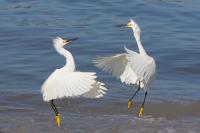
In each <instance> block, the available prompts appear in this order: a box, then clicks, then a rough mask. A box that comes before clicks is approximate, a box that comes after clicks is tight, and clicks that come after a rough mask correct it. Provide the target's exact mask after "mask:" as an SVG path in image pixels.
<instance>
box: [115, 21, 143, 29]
mask: <svg viewBox="0 0 200 133" xmlns="http://www.w3.org/2000/svg"><path fill="white" fill-rule="evenodd" d="M118 26H120V27H127V28H131V29H133V31H134V32H140V31H141V30H140V27H139V26H138V24H137V23H136V22H135V21H134V20H133V19H130V21H129V22H128V23H127V24H121V25H118Z"/></svg>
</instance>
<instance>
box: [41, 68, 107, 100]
mask: <svg viewBox="0 0 200 133" xmlns="http://www.w3.org/2000/svg"><path fill="white" fill-rule="evenodd" d="M104 89H105V90H107V89H106V88H105V87H104V86H103V84H102V83H100V82H98V81H96V73H92V72H65V71H63V70H62V69H57V70H55V71H54V72H53V73H52V74H51V75H50V76H49V78H48V79H47V80H46V81H45V82H44V84H43V85H42V88H41V91H42V93H43V99H44V101H49V100H51V99H57V98H63V97H77V96H81V95H83V94H86V93H88V95H86V96H85V97H91V98H95V97H100V96H99V95H100V94H101V95H103V94H104V93H105V90H104ZM100 90H102V91H103V93H102V92H100ZM90 91H91V92H93V93H91V95H90V96H89V92H90Z"/></svg>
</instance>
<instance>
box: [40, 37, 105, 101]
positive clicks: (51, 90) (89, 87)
mask: <svg viewBox="0 0 200 133" xmlns="http://www.w3.org/2000/svg"><path fill="white" fill-rule="evenodd" d="M67 41H68V42H67ZM67 41H66V40H63V39H62V38H60V37H56V38H55V39H54V40H53V44H54V47H55V49H56V51H57V52H58V53H59V54H61V55H63V56H64V57H65V58H66V64H65V66H64V67H63V68H60V69H56V70H55V71H54V72H53V73H52V74H51V75H50V76H49V77H48V79H47V80H46V81H45V82H44V84H43V85H42V88H41V91H42V94H43V99H44V101H50V100H53V99H57V98H63V97H81V96H82V97H88V98H99V97H102V96H103V95H104V94H105V93H106V90H107V89H106V88H105V87H104V86H103V85H104V84H103V83H101V82H98V81H96V73H94V72H79V71H76V69H75V64H74V59H73V56H72V54H71V53H70V52H69V51H67V50H66V49H64V48H63V46H64V45H65V44H68V43H69V42H71V41H70V40H67Z"/></svg>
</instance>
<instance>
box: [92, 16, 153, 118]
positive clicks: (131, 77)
mask: <svg viewBox="0 0 200 133" xmlns="http://www.w3.org/2000/svg"><path fill="white" fill-rule="evenodd" d="M120 27H128V28H131V29H132V30H133V35H134V37H135V39H136V42H137V46H138V49H139V52H135V51H132V50H130V49H128V48H126V47H124V49H125V51H126V53H122V54H117V55H114V56H110V57H98V58H97V59H96V60H95V61H94V63H95V65H96V66H97V67H98V68H100V69H102V70H103V71H105V72H108V73H110V74H112V75H113V76H115V77H117V79H120V80H121V82H122V83H125V84H133V85H137V86H138V89H137V90H136V92H135V93H134V94H133V95H132V97H130V99H129V100H128V109H130V108H131V107H132V105H133V98H134V97H135V95H136V94H137V93H138V91H139V90H140V89H141V88H142V89H143V90H144V92H145V96H144V100H143V103H142V105H141V107H140V110H139V113H138V116H139V117H142V116H143V113H144V103H145V99H146V96H147V93H148V90H149V87H150V83H151V82H152V80H153V79H154V77H155V73H156V64H155V61H154V59H153V58H152V57H150V56H149V55H148V54H147V53H146V51H145V50H144V48H143V46H142V43H141V40H140V33H141V29H140V27H139V26H138V24H137V23H136V22H135V21H134V20H132V19H131V20H130V22H128V24H125V25H120Z"/></svg>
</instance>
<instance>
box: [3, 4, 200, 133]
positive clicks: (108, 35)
mask: <svg viewBox="0 0 200 133" xmlns="http://www.w3.org/2000/svg"><path fill="white" fill-rule="evenodd" d="M130 18H132V19H134V20H135V21H136V22H137V23H138V24H139V26H140V27H141V29H142V37H141V39H142V43H143V45H144V48H145V49H146V51H147V53H148V54H149V55H151V56H153V57H154V58H155V60H156V63H157V76H156V80H155V82H154V83H153V84H152V87H151V90H150V93H149V95H148V97H147V99H148V101H157V102H160V101H171V102H173V101H178V102H181V101H184V102H193V101H199V100H200V93H199V92H200V88H199V81H200V80H199V79H200V60H199V57H200V56H199V53H200V37H199V36H200V26H199V20H200V1H199V0H134V1H133V0H126V1H123V0H99V1H94V0H84V1H83V0H82V1H75V0H56V1H51V0H29V1H26V0H0V75H1V76H0V93H1V94H2V95H5V96H6V95H11V96H13V95H19V96H21V94H25V95H26V94H27V95H28V96H29V95H31V94H36V95H37V96H38V97H37V98H38V103H42V100H41V97H42V96H41V95H40V86H41V84H42V83H43V81H44V80H45V79H46V78H47V77H48V76H49V74H50V73H51V72H53V71H54V69H56V68H60V67H62V66H63V65H64V64H65V62H64V58H63V57H61V56H60V55H58V54H57V53H56V52H55V50H54V48H53V46H52V43H51V40H52V38H54V37H56V36H61V37H64V38H71V37H79V38H80V39H79V40H78V41H74V42H73V43H71V45H69V46H68V47H66V48H67V49H68V50H70V51H71V52H72V54H73V56H74V58H75V63H76V67H77V70H79V71H95V72H97V75H98V79H99V80H100V81H102V82H105V84H106V87H107V88H108V89H109V91H108V93H107V95H105V97H104V98H103V100H104V101H115V102H117V101H126V100H127V99H128V98H129V97H130V96H131V95H132V93H133V91H134V89H133V87H131V86H126V85H123V84H122V83H120V81H119V80H116V79H115V78H114V77H111V76H110V75H108V74H106V73H104V72H102V71H100V70H98V69H97V68H96V67H94V66H93V64H92V60H93V59H94V58H95V57H96V56H108V55H114V54H117V53H122V52H124V50H123V47H124V45H126V46H127V47H128V48H129V49H132V50H135V51H137V50H138V49H137V46H136V42H135V39H134V38H133V35H132V31H131V30H129V29H123V28H119V27H116V25H118V24H124V23H127V22H128V20H129V19H130ZM143 95H144V94H143V92H142V91H141V92H140V93H139V95H138V96H137V97H136V101H141V100H142V99H143ZM22 96H24V95H22ZM21 98H22V99H23V97H21ZM5 99H6V98H5ZM5 99H4V100H5ZM19 99H20V98H19ZM4 102H7V101H6V100H5V101H4ZM30 103H31V102H30ZM9 104H13V105H15V104H14V101H13V100H11V101H10V103H9ZM125 104H126V103H125ZM48 111H49V110H48ZM47 117H48V116H47ZM2 119H3V118H2ZM16 119H17V118H16ZM13 121H14V120H13ZM83 121H84V120H83ZM161 127H162V126H161ZM80 129H81V127H80ZM191 129H192V128H191ZM0 131H1V130H0ZM178 131H180V132H182V131H181V130H177V132H178ZM189 131H190V130H188V132H189ZM191 131H192V130H191ZM89 132H92V131H89ZM100 132H101V130H100ZM113 132H115V131H113ZM127 132H129V131H127ZM166 132H167V131H166Z"/></svg>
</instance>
